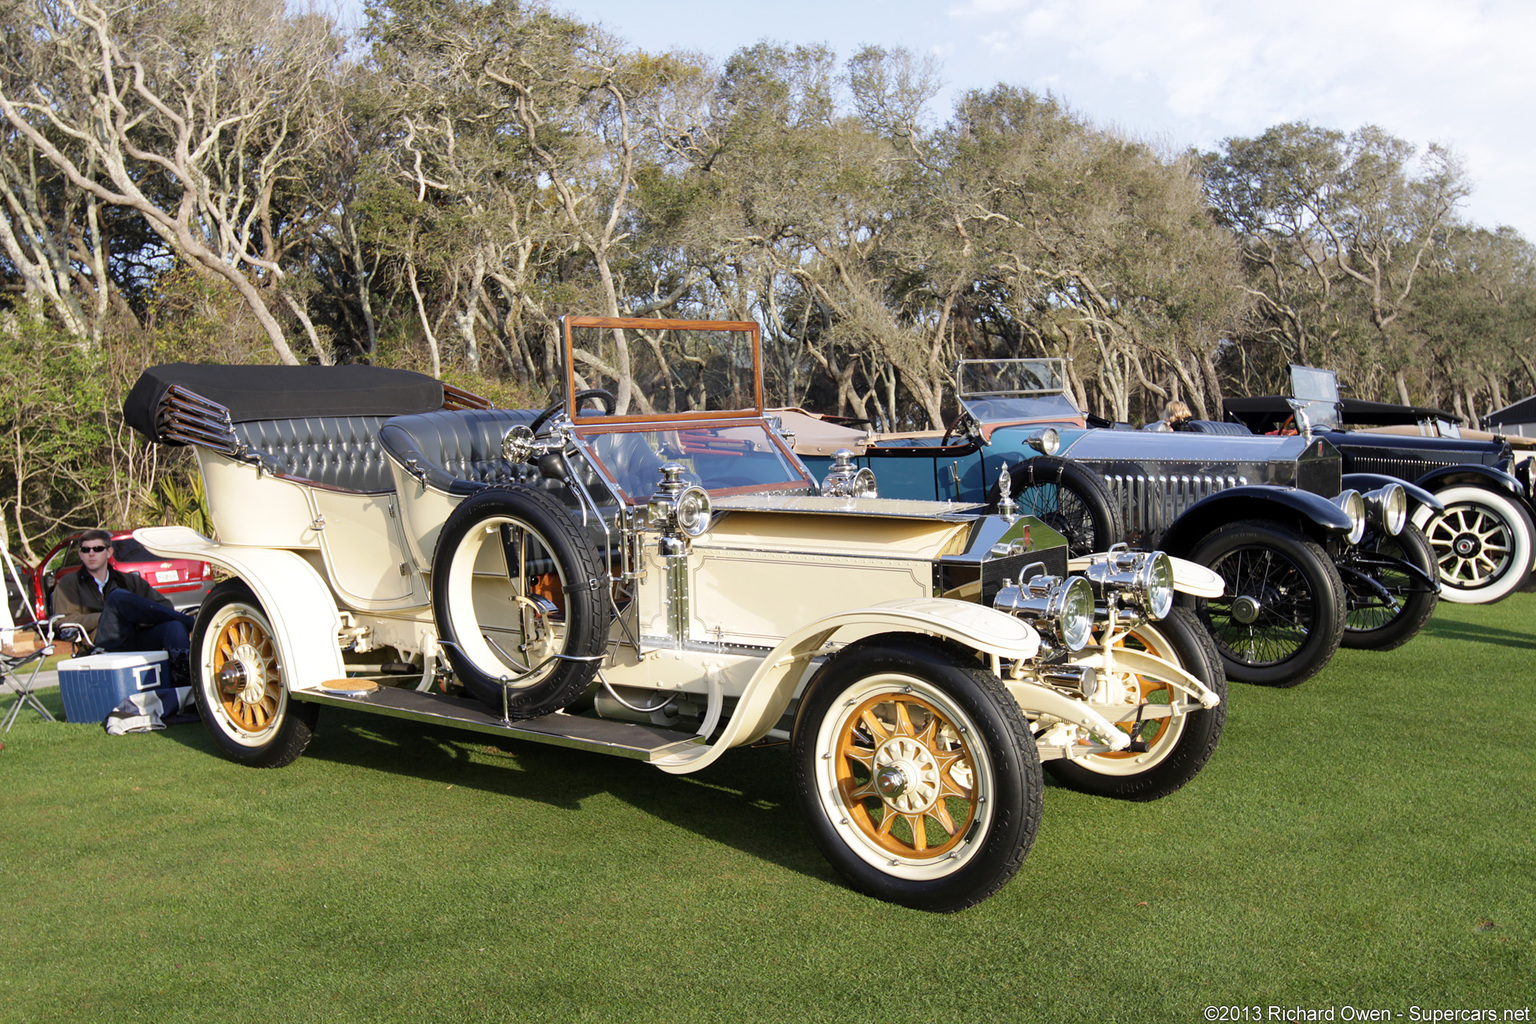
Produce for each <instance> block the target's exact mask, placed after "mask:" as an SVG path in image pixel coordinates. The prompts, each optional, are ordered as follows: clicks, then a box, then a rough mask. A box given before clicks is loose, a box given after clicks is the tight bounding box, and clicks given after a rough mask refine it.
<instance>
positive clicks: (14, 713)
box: [0, 641, 58, 733]
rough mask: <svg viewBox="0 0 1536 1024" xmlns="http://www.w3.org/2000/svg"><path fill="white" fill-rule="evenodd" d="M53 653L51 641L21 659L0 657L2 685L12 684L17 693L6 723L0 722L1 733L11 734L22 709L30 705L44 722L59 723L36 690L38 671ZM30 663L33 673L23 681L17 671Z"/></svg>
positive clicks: (0, 681)
mask: <svg viewBox="0 0 1536 1024" xmlns="http://www.w3.org/2000/svg"><path fill="white" fill-rule="evenodd" d="M52 653H53V643H52V641H49V642H48V643H45V644H44V645H43V646H42V647H40V648H38V649H37V650H35V651H33V652H32V653H31V654H27V655H23V656H21V657H19V658H17V657H11V656H9V655H0V683H5V682H11V683H12V685H13V686H14V687H15V693H16V703H14V704H12V705H11V708H10V710H9V711H7V712H6V713H5V719H4V721H3V722H0V733H7V732H10V731H11V726H13V725H15V724H16V719H17V717H18V716H19V715H20V714H21V709H22V708H24V707H27V706H29V705H30V706H31V708H32V710H34V711H36V712H37V713H38V714H39V715H42V716H43V721H45V722H57V721H58V719H57V718H54V717H53V713H52V712H50V711H49V710H48V709H47V708H46V707H44V706H43V702H42V701H40V700H38V699H37V693H36V692H35V690H34V687H36V685H37V673H38V670H39V669H41V668H42V667H43V659H45V658H47V657H48V656H49V655H50V654H52ZM28 662H31V663H32V671H31V672H29V673H27V677H26V679H25V680H23V679H22V678H21V674H20V673H18V672H17V671H16V670H17V669H19V668H21V667H22V666H23V665H26V664H27V663H28Z"/></svg>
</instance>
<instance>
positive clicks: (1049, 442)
mask: <svg viewBox="0 0 1536 1024" xmlns="http://www.w3.org/2000/svg"><path fill="white" fill-rule="evenodd" d="M1024 440H1025V443H1026V444H1028V445H1029V446H1030V447H1031V448H1033V449H1034V450H1035V451H1037V452H1039V453H1040V454H1041V455H1055V454H1056V453H1057V452H1059V451H1061V432H1060V431H1058V430H1057V429H1056V428H1055V427H1046V428H1045V429H1044V430H1038V431H1036V432H1035V433H1033V434H1030V435H1029V437H1027V438H1025V439H1024Z"/></svg>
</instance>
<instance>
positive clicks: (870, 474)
mask: <svg viewBox="0 0 1536 1024" xmlns="http://www.w3.org/2000/svg"><path fill="white" fill-rule="evenodd" d="M821 493H822V494H823V495H826V496H827V497H830V498H878V497H879V496H880V490H879V488H878V487H877V486H876V484H875V471H874V470H872V469H870V468H868V467H867V466H866V467H863V468H859V467H856V466H854V464H853V452H851V451H849V450H848V449H847V448H839V449H838V450H837V451H835V452H833V453H832V468H831V469H830V470H828V471H827V475H826V476H825V477H823V478H822V481H821Z"/></svg>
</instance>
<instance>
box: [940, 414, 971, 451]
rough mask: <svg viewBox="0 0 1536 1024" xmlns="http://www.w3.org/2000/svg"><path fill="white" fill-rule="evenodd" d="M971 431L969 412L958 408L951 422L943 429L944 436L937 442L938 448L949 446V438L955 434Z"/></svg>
mask: <svg viewBox="0 0 1536 1024" xmlns="http://www.w3.org/2000/svg"><path fill="white" fill-rule="evenodd" d="M970 432H971V414H970V413H968V412H966V411H965V410H964V409H961V410H960V413H959V415H957V416H956V417H955V418H954V420H953V422H951V423H950V425H949V426H948V427H946V428H945V430H944V438H943V440H941V441H940V442H939V447H940V448H948V447H949V439H950V438H952V437H954V436H955V435H956V434H969V433H970Z"/></svg>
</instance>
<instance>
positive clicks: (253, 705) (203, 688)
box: [191, 580, 320, 768]
mask: <svg viewBox="0 0 1536 1024" xmlns="http://www.w3.org/2000/svg"><path fill="white" fill-rule="evenodd" d="M191 658H192V666H191V667H192V673H193V690H194V692H195V695H196V698H197V711H198V714H199V715H200V716H201V717H202V720H203V726H204V727H205V728H206V729H207V730H208V734H209V735H210V736H212V737H213V739H214V742H215V743H217V744H218V745H219V749H220V751H221V752H222V753H223V754H224V756H225V757H228V758H229V759H230V760H232V761H238V762H240V763H241V764H245V765H250V766H251V767H253V768H280V767H282V766H283V765H285V764H289V763H290V762H292V761H293V760H294V759H295V758H297V757H298V756H299V755H300V754H302V753H303V752H304V748H305V747H307V746H309V740H310V737H311V736H313V735H314V728H315V721H316V719H317V718H318V716H319V711H320V709H319V707H318V706H316V705H314V704H301V703H300V702H298V701H295V700H293V699H292V698H291V697H290V696H289V693H288V686H287V680H286V678H285V676H284V671H283V659H282V654H281V652H280V651H279V650H278V647H277V639H276V636H275V635H274V633H273V631H272V624H271V622H270V621H269V620H268V619H267V614H266V612H265V611H263V610H262V607H261V605H260V603H258V602H257V600H256V597H255V595H253V594H252V593H251V591H250V588H248V587H247V586H246V585H245V584H244V583H242V582H240V581H238V580H231V581H230V582H227V583H221V584H219V585H218V586H217V587H215V588H214V589H213V590H212V591H211V592H210V593H209V595H208V597H207V599H206V600H205V601H204V602H203V605H202V610H201V611H200V612H199V613H198V616H197V623H196V625H195V626H194V627H193V629H192V651H191Z"/></svg>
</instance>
